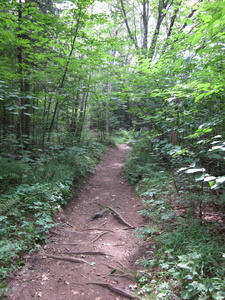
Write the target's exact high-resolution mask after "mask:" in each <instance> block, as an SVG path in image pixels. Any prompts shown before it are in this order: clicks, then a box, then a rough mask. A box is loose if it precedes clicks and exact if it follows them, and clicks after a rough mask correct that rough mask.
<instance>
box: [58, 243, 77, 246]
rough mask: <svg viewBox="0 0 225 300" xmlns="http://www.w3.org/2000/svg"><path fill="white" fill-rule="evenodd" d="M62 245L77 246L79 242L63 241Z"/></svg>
mask: <svg viewBox="0 0 225 300" xmlns="http://www.w3.org/2000/svg"><path fill="white" fill-rule="evenodd" d="M62 245H70V246H77V245H78V244H77V243H63V244H62Z"/></svg>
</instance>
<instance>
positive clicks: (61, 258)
mask: <svg viewBox="0 0 225 300" xmlns="http://www.w3.org/2000/svg"><path fill="white" fill-rule="evenodd" d="M46 256H47V257H48V258H53V259H58V260H64V261H69V262H73V263H83V264H88V265H91V264H90V263H89V262H88V261H86V260H84V259H80V258H74V257H65V256H64V257H62V256H55V255H46Z"/></svg>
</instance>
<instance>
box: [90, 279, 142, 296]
mask: <svg viewBox="0 0 225 300" xmlns="http://www.w3.org/2000/svg"><path fill="white" fill-rule="evenodd" d="M87 284H95V285H99V286H102V287H105V288H107V289H109V290H111V291H113V292H115V293H117V294H119V295H121V296H124V297H127V298H129V299H137V297H136V296H134V295H131V294H130V293H128V292H126V291H124V290H121V289H118V288H116V287H114V286H113V285H111V284H109V283H104V282H88V283H87ZM139 299H140V298H139Z"/></svg>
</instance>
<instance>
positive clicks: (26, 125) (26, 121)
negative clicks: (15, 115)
mask: <svg viewBox="0 0 225 300" xmlns="http://www.w3.org/2000/svg"><path fill="white" fill-rule="evenodd" d="M22 5H23V4H22V1H21V0H19V4H18V24H19V26H18V29H19V30H21V29H22V28H21V23H22V18H23V16H22V9H23V7H22ZM18 38H19V39H20V40H23V39H27V36H26V35H24V34H18ZM24 55H25V54H24V49H23V47H22V46H19V47H18V48H17V58H18V65H19V76H20V81H19V86H20V120H19V130H18V137H19V138H20V140H21V141H22V142H24V138H26V140H27V139H29V136H30V101H29V99H28V98H27V95H28V93H29V91H30V85H29V81H28V78H27V76H28V72H27V71H24V63H25V62H24ZM27 146H28V143H27V141H26V143H25V148H27Z"/></svg>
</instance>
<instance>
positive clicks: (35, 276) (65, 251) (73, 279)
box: [8, 145, 143, 300]
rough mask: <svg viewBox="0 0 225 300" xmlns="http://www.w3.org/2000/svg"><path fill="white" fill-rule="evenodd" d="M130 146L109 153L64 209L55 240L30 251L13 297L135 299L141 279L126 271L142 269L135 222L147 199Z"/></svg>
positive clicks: (14, 299) (53, 235) (138, 222)
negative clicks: (140, 192) (130, 171)
mask: <svg viewBox="0 0 225 300" xmlns="http://www.w3.org/2000/svg"><path fill="white" fill-rule="evenodd" d="M128 151H129V147H128V146H126V145H118V146H117V147H116V148H112V149H110V150H109V151H108V152H107V153H105V154H104V156H103V158H102V160H101V162H100V163H99V165H98V166H97V167H96V169H95V172H94V174H93V175H92V176H91V177H90V178H89V179H88V181H87V183H86V184H85V185H83V186H82V187H81V188H80V189H79V191H78V192H77V194H76V196H74V199H73V200H72V201H71V202H70V203H69V204H68V205H67V207H66V208H65V209H64V210H63V211H62V212H61V213H60V214H59V216H58V221H59V223H60V225H59V226H57V227H55V228H53V229H52V230H51V231H50V234H49V239H48V240H49V242H48V243H47V244H46V245H44V246H42V247H41V249H40V251H38V252H36V253H34V254H30V255H27V256H26V257H25V261H26V263H25V266H24V267H23V268H22V269H21V270H20V271H19V272H17V274H15V277H14V278H12V279H11V280H10V282H9V287H10V289H11V292H10V295H9V296H8V299H9V300H32V299H42V300H61V299H63V300H72V299H76V300H115V299H116V300H123V299H129V298H130V299H132V296H131V297H129V294H131V295H133V294H134V293H135V291H133V290H132V287H133V288H134V287H135V281H134V280H133V279H132V278H128V277H125V276H123V275H124V274H125V273H130V274H131V273H132V272H130V270H133V269H135V268H136V266H135V262H136V261H137V259H138V258H139V256H140V251H141V250H140V248H141V246H140V241H139V240H138V239H137V237H136V236H135V232H134V229H133V228H132V227H134V228H135V227H139V226H141V225H142V223H143V220H142V217H141V216H140V215H139V213H138V210H139V209H140V204H141V200H140V199H138V198H137V197H136V196H135V193H134V190H133V188H132V186H131V185H130V184H129V183H128V182H127V180H126V179H125V177H124V174H123V168H124V161H125V157H126V156H127V154H128ZM105 207H106V208H107V209H104V208H105ZM123 221H125V222H123ZM114 269H117V270H118V269H121V270H126V271H125V273H123V272H122V273H121V274H119V273H118V272H114V273H113V271H115V270H114ZM111 273H112V274H111ZM99 284H100V285H99ZM113 288H115V289H117V290H114V291H113ZM120 292H124V295H122V294H121V293H120ZM126 293H127V295H126Z"/></svg>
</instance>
